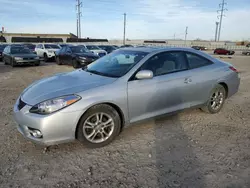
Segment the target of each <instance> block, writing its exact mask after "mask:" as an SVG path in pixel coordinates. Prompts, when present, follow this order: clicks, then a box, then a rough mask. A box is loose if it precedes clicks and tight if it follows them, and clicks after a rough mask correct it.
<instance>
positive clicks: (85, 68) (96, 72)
mask: <svg viewBox="0 0 250 188" xmlns="http://www.w3.org/2000/svg"><path fill="white" fill-rule="evenodd" d="M82 69H83V70H85V71H86V72H90V73H93V74H97V75H100V76H106V77H112V78H118V76H115V75H111V74H106V73H102V72H99V71H96V70H89V69H88V67H87V66H85V67H83V68H82Z"/></svg>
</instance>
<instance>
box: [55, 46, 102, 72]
mask: <svg viewBox="0 0 250 188" xmlns="http://www.w3.org/2000/svg"><path fill="white" fill-rule="evenodd" d="M98 58H99V56H98V55H96V54H94V53H92V52H90V51H89V50H87V49H86V48H84V47H82V46H64V47H62V49H61V50H60V51H59V53H58V54H57V56H56V63H57V64H58V65H62V64H66V65H72V66H73V67H74V68H79V67H84V66H86V65H88V64H90V63H92V62H93V61H95V60H97V59H98Z"/></svg>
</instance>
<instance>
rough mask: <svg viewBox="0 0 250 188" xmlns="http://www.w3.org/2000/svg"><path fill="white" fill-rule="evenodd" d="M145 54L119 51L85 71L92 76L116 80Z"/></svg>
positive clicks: (96, 62)
mask: <svg viewBox="0 0 250 188" xmlns="http://www.w3.org/2000/svg"><path fill="white" fill-rule="evenodd" d="M147 54H148V53H146V52H139V51H127V50H119V51H116V52H114V53H112V54H109V55H106V56H104V57H102V58H100V59H98V60H96V61H95V62H94V63H91V64H90V65H88V66H87V67H86V68H85V70H86V71H88V72H92V73H94V74H99V75H103V76H108V77H117V78H118V77H121V76H123V75H125V74H126V73H127V72H128V71H129V70H130V69H131V68H132V67H133V66H134V65H136V64H137V63H138V62H139V61H140V60H141V59H142V58H143V57H145V56H146V55H147Z"/></svg>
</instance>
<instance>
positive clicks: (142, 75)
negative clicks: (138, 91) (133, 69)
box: [135, 70, 154, 80]
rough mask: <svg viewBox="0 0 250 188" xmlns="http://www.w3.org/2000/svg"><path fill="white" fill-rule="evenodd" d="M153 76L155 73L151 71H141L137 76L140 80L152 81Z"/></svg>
mask: <svg viewBox="0 0 250 188" xmlns="http://www.w3.org/2000/svg"><path fill="white" fill-rule="evenodd" d="M153 76H154V75H153V72H152V71H150V70H141V71H139V72H138V73H137V74H136V75H135V77H136V78H137V79H138V80H144V79H151V78H153Z"/></svg>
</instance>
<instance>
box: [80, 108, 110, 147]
mask: <svg viewBox="0 0 250 188" xmlns="http://www.w3.org/2000/svg"><path fill="white" fill-rule="evenodd" d="M113 131H114V120H113V118H112V117H111V116H110V115H108V114H106V113H102V112H101V113H95V114H93V115H91V116H89V117H88V118H87V119H86V120H85V122H84V124H83V135H84V136H85V138H86V139H87V140H88V141H90V142H92V143H101V142H104V141H105V140H107V139H108V138H109V137H110V136H111V135H112V133H113Z"/></svg>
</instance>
